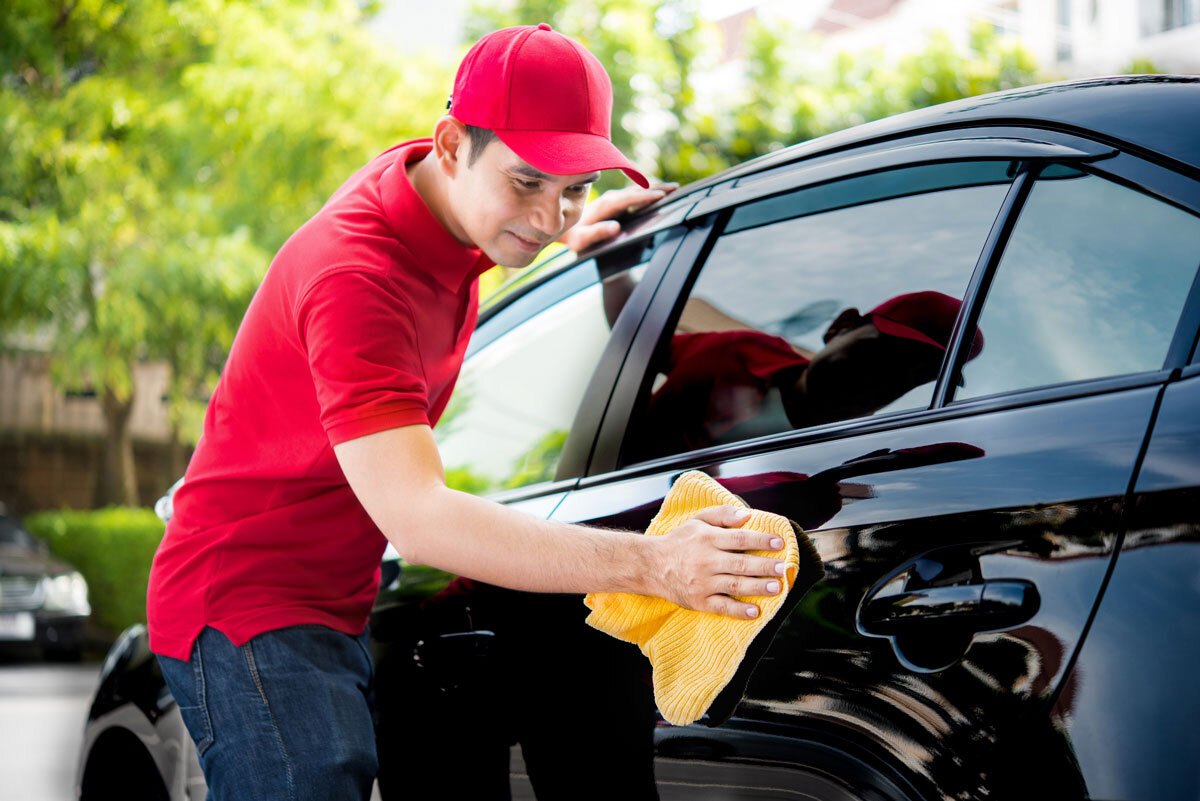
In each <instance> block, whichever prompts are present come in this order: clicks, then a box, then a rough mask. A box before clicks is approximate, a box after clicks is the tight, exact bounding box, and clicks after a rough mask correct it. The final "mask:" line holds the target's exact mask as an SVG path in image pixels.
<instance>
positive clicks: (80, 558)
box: [24, 507, 164, 634]
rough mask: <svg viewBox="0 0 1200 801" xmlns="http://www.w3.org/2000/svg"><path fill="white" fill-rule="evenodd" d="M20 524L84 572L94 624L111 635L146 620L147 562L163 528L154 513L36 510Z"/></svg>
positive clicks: (113, 509) (127, 509)
mask: <svg viewBox="0 0 1200 801" xmlns="http://www.w3.org/2000/svg"><path fill="white" fill-rule="evenodd" d="M24 522H25V526H26V528H28V529H29V530H30V531H31V532H33V533H34V534H35V535H36V536H37V537H38V538H40V539H42V540H43V541H45V542H46V544H47V545H49V546H50V550H51V552H52V553H53V554H54V555H55V556H57V557H59V558H61V559H62V560H63V561H66V562H70V563H71V564H72V565H74V566H75V569H76V570H78V571H79V572H80V573H82V574H83V577H84V579H86V580H87V584H88V599H89V600H90V601H91V604H92V622H93V623H94V624H96V625H98V626H100V627H102V628H104V629H107V630H109V633H112V634H115V633H117V632H120V631H121V630H122V629H124V628H125V627H126V626H129V625H131V624H133V623H144V622H146V584H147V581H148V580H149V577H150V562H151V560H152V559H153V558H154V551H155V549H157V548H158V543H159V541H160V540H161V539H162V536H163V528H164V527H163V522H162V521H161V520H159V519H158V516H157V515H155V514H154V512H153V511H151V510H150V509H141V508H130V507H109V508H106V509H98V510H96V511H76V510H72V509H63V510H61V511H56V512H37V513H35V514H31V515H29V516H28V517H26V518H25V521H24Z"/></svg>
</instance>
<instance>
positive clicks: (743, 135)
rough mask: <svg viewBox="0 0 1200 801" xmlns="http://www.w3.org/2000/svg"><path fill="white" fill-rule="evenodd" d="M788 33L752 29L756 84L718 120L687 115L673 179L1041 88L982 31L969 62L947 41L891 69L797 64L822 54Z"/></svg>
mask: <svg viewBox="0 0 1200 801" xmlns="http://www.w3.org/2000/svg"><path fill="white" fill-rule="evenodd" d="M811 44H812V43H811V41H810V40H809V39H808V38H807V37H806V36H805V35H803V34H801V33H799V32H797V31H795V30H794V29H792V28H789V27H788V26H786V25H778V24H776V25H772V26H771V27H768V26H766V25H763V24H762V23H760V22H758V21H757V20H755V21H753V22H752V23H751V24H750V26H749V30H748V32H747V53H746V61H747V71H748V72H747V78H748V80H747V81H746V82H745V85H744V86H743V87H742V88H741V89H740V90H739V92H738V93H737V94H736V95H734V96H733V97H726V98H723V99H722V101H721V103H720V105H719V106H718V108H716V109H715V110H712V111H709V112H700V111H698V110H696V109H689V110H687V111H686V112H685V113H684V114H683V115H682V116H681V118H680V127H679V131H678V135H677V136H676V137H674V138H673V139H671V140H670V141H669V142H668V143H667V144H666V145H665V146H664V147H663V148H662V156H661V158H660V168H661V170H662V173H663V175H664V176H665V177H667V178H669V179H671V180H677V181H682V182H686V181H692V180H696V179H698V178H702V177H704V176H705V175H708V174H711V173H712V172H714V171H717V170H720V169H724V168H725V167H728V166H730V165H733V164H737V163H739V162H741V161H745V160H746V159H749V158H754V157H756V156H761V155H764V154H766V153H769V152H771V151H773V150H778V149H779V148H782V147H784V146H786V145H790V144H794V143H796V142H801V141H804V140H807V139H811V138H813V137H817V136H822V135H824V134H827V133H832V132H833V131H837V130H841V129H842V128H848V127H850V126H853V125H859V124H861V123H864V122H869V121H871V120H876V119H881V118H883V117H887V116H891V115H893V114H899V113H901V112H904V111H910V110H912V109H918V108H924V107H926V106H930V105H934V104H937V103H945V102H948V101H951V100H957V99H960V98H963V97H971V96H974V95H978V94H984V93H987V92H995V91H999V90H1002V89H1009V88H1013V87H1017V86H1024V85H1027V84H1032V83H1036V82H1038V81H1039V80H1042V79H1041V78H1040V76H1039V73H1038V69H1037V65H1036V63H1035V62H1034V60H1033V58H1032V56H1030V55H1029V53H1028V51H1026V50H1025V49H1024V48H1023V47H1021V46H1020V45H1018V44H1016V43H1014V42H1013V41H1011V40H1008V39H1004V38H1000V37H999V36H997V34H996V33H995V31H994V30H993V29H992V28H991V27H990V26H987V25H980V26H978V27H976V28H975V29H974V30H973V32H972V36H971V41H970V45H969V47H968V48H967V49H966V51H965V52H963V51H959V50H958V49H956V48H955V47H954V45H953V44H952V42H951V41H950V39H949V38H948V37H947V36H945V35H942V34H936V35H934V36H933V37H931V39H930V41H929V43H928V45H927V46H926V47H925V49H924V50H922V51H921V52H918V53H915V54H912V55H909V56H906V57H904V58H901V59H900V60H899V61H896V62H891V61H889V60H887V59H886V58H885V57H884V56H883V54H882V53H880V52H868V53H862V54H856V55H853V56H851V55H850V54H848V53H841V54H839V55H838V56H837V57H836V58H834V59H833V60H832V63H831V64H828V65H824V66H814V65H813V64H811V63H806V62H804V61H803V60H801V59H800V58H798V57H794V56H793V55H792V54H803V53H806V52H809V51H811V50H813V48H812V46H811Z"/></svg>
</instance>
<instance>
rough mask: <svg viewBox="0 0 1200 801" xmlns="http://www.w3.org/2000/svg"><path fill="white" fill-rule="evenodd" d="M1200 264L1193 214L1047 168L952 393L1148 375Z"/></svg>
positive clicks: (1158, 364) (1199, 225)
mask: <svg viewBox="0 0 1200 801" xmlns="http://www.w3.org/2000/svg"><path fill="white" fill-rule="evenodd" d="M1198 266H1200V218H1197V217H1196V216H1194V215H1192V214H1189V213H1188V212H1186V211H1182V210H1180V209H1178V208H1176V207H1174V206H1170V205H1167V204H1166V203H1164V202H1162V201H1159V200H1157V199H1155V198H1152V197H1150V196H1148V195H1145V194H1142V193H1141V192H1138V191H1135V190H1133V189H1129V188H1127V187H1125V186H1120V185H1118V184H1115V183H1113V182H1112V181H1109V180H1106V179H1104V178H1101V177H1099V176H1096V175H1089V174H1085V173H1083V172H1080V171H1078V170H1073V169H1068V168H1063V167H1057V168H1054V172H1053V173H1051V174H1050V175H1047V176H1045V177H1043V179H1041V180H1039V181H1037V182H1036V183H1035V184H1034V186H1033V188H1032V190H1031V191H1030V194H1029V198H1028V199H1027V200H1026V202H1025V205H1024V207H1023V208H1022V209H1021V213H1020V217H1019V218H1018V220H1017V223H1016V226H1015V227H1014V229H1013V233H1012V236H1011V237H1010V239H1009V241H1008V244H1007V246H1006V247H1005V250H1004V255H1003V257H1002V258H1001V261H1000V264H999V267H998V269H997V272H996V276H995V278H994V279H993V281H992V284H991V287H990V289H989V290H988V294H987V299H986V301H985V303H984V307H983V311H982V313H981V315H980V319H979V329H980V331H981V332H982V339H983V342H984V345H983V348H982V350H981V352H980V353H979V355H978V357H977V358H975V359H973V360H971V361H969V362H967V364H966V365H965V366H964V368H963V371H962V373H963V379H964V380H963V386H962V387H960V388H958V390H957V392H956V393H955V397H956V398H959V399H962V398H972V397H978V396H981V395H990V394H994V393H999V392H1008V391H1012V390H1020V389H1027V388H1031V387H1041V386H1047V385H1052V384H1059V383H1064V382H1072V381H1081V380H1086V379H1092V378H1100V377H1106V376H1116V375H1124V374H1128V373H1137V372H1143V371H1148V370H1159V369H1161V368H1162V365H1163V361H1164V359H1165V357H1166V355H1167V349H1168V347H1169V345H1170V343H1171V338H1172V336H1173V334H1174V331H1175V326H1176V323H1177V321H1178V318H1179V314H1180V311H1181V310H1182V308H1183V302H1184V299H1185V298H1186V297H1187V293H1188V288H1189V287H1190V286H1191V284H1192V280H1193V278H1194V277H1195V275H1196V269H1197V267H1198Z"/></svg>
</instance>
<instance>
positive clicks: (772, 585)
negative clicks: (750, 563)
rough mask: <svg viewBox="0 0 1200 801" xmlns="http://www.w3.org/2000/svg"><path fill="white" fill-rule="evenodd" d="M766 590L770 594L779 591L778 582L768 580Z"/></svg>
mask: <svg viewBox="0 0 1200 801" xmlns="http://www.w3.org/2000/svg"><path fill="white" fill-rule="evenodd" d="M767 592H769V593H771V594H772V595H774V594H775V593H777V592H779V582H778V581H768V582H767Z"/></svg>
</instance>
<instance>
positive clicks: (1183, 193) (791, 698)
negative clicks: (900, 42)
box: [80, 76, 1200, 801]
mask: <svg viewBox="0 0 1200 801" xmlns="http://www.w3.org/2000/svg"><path fill="white" fill-rule="evenodd" d="M1198 132H1200V78H1195V77H1172V76H1136V77H1118V78H1105V79H1095V80H1087V81H1077V82H1067V83H1060V84H1051V85H1044V86H1037V87H1032V88H1027V89H1020V90H1014V91H1010V92H1004V93H999V94H994V95H987V96H982V97H976V98H971V99H967V100H963V101H958V102H955V103H951V104H947V105H943V106H939V107H935V108H930V109H926V110H922V111H918V112H913V113H910V114H905V115H901V116H898V117H894V118H891V119H887V120H882V121H879V122H874V123H870V124H867V125H862V126H859V127H857V128H854V129H850V130H847V131H843V132H840V133H836V134H833V135H830V136H826V137H823V138H821V139H817V140H813V141H810V142H806V143H804V144H801V145H797V146H795V147H792V148H788V149H785V150H781V151H779V152H777V153H774V154H771V155H769V156H766V157H763V158H761V159H758V160H756V161H753V162H750V163H747V164H744V165H741V166H738V167H736V168H733V169H731V170H728V171H726V172H724V173H722V174H720V175H716V176H713V177H712V178H710V179H707V180H705V181H702V182H699V183H697V184H694V185H691V186H688V187H685V188H683V189H681V190H679V191H677V192H676V193H674V194H672V195H671V196H669V197H668V198H666V199H665V200H664V201H663V202H662V203H660V204H658V205H657V206H656V207H654V208H652V209H649V210H647V211H645V212H644V213H642V214H640V215H638V216H637V217H635V218H634V219H631V220H629V221H628V222H627V224H626V225H625V227H624V231H623V233H622V234H621V235H620V236H619V237H618V238H617V239H615V240H613V241H610V242H607V243H604V244H603V245H601V246H600V247H598V248H596V249H595V250H594V251H592V252H589V253H584V254H581V256H579V257H574V256H571V255H570V254H565V255H563V256H561V257H559V258H556V259H551V260H550V261H548V262H547V263H544V264H542V265H541V266H540V267H539V268H537V269H534V270H532V271H529V272H527V273H526V274H523V275H522V276H521V277H520V278H519V279H518V280H517V281H516V282H514V283H513V284H511V285H510V286H508V287H506V288H505V290H504V291H503V292H501V293H500V294H499V295H498V296H496V297H494V298H492V299H491V300H490V301H489V302H488V303H487V304H486V307H485V309H484V310H483V311H482V313H481V315H480V322H479V326H478V330H477V331H476V333H475V336H474V338H473V340H472V343H471V347H470V351H469V353H468V356H467V362H466V364H465V366H464V369H463V372H462V376H461V378H460V381H459V385H458V389H457V390H456V396H455V398H454V399H453V400H452V405H451V407H450V409H449V410H448V411H447V414H446V416H445V417H444V420H443V423H442V424H440V425H439V430H438V432H437V433H438V436H439V440H440V447H441V450H442V455H443V460H444V462H445V465H446V468H447V477H448V480H449V481H450V482H451V483H452V484H454V485H455V486H459V487H463V488H466V489H471V490H473V491H476V492H481V493H486V494H489V495H490V496H491V497H494V498H495V499H497V500H499V501H501V502H503V503H506V504H509V505H511V506H513V507H517V508H520V509H524V510H525V511H527V512H529V513H531V514H536V515H540V516H544V517H549V518H553V519H556V520H561V521H568V522H582V523H589V524H595V525H602V526H609V527H617V528H625V529H633V530H644V529H645V527H646V526H647V524H648V523H649V521H650V519H651V517H652V516H653V515H654V513H655V511H656V510H657V508H658V505H659V503H660V502H661V500H662V498H663V497H664V495H665V494H666V492H667V489H668V488H669V486H670V484H671V481H672V480H673V478H674V477H676V476H678V475H679V474H681V473H682V472H684V471H687V470H693V469H695V470H701V471H703V472H705V473H707V474H709V475H711V476H713V477H714V478H716V479H717V480H719V481H720V482H721V483H722V484H724V485H725V486H726V487H728V488H729V489H731V490H732V491H734V492H735V493H736V494H738V495H739V496H741V497H742V498H744V499H745V500H746V501H747V502H748V503H750V504H751V505H752V506H754V507H756V508H760V509H766V510H770V511H774V512H778V513H780V514H783V515H786V516H787V517H789V518H791V519H793V520H794V521H796V522H797V523H798V524H799V525H801V526H802V527H803V528H805V529H806V530H807V531H808V533H809V535H810V536H811V537H812V540H813V542H814V544H815V546H816V548H817V550H818V552H819V553H820V555H821V557H822V560H823V562H824V566H825V572H826V575H825V578H824V579H823V580H822V581H820V582H819V583H818V584H817V585H816V586H815V587H814V588H813V589H812V590H811V591H810V592H809V593H808V594H807V595H805V596H804V598H803V599H802V600H801V601H800V602H799V603H798V604H797V605H796V606H795V608H794V609H793V610H792V611H791V612H790V614H789V615H788V617H787V618H786V620H785V621H784V622H783V624H782V626H781V627H780V629H779V631H778V633H777V635H776V636H775V639H774V640H773V642H772V643H771V644H770V647H769V648H768V649H767V650H766V652H765V655H764V656H763V658H762V659H761V661H760V662H759V663H758V665H757V668H756V669H755V671H754V673H753V675H752V676H751V678H750V681H749V684H748V686H747V688H746V692H745V696H744V698H743V700H742V702H741V703H740V705H739V706H738V707H737V708H736V710H734V712H733V715H732V717H730V718H728V719H727V720H723V721H722V720H714V719H701V720H700V721H698V722H697V723H696V724H693V725H689V726H679V727H676V726H670V725H667V724H665V723H664V722H663V721H662V720H661V719H660V718H659V716H658V715H657V714H656V710H655V707H654V703H653V696H652V693H651V690H650V684H649V676H648V667H647V663H646V661H645V659H644V658H643V657H642V656H641V654H640V653H638V652H637V650H636V649H635V648H633V647H632V646H629V645H627V644H624V643H621V642H618V641H617V640H615V639H612V638H610V637H608V636H606V635H604V634H601V633H599V632H597V631H594V630H592V629H590V628H588V627H587V626H586V625H584V623H583V618H584V616H585V614H586V611H587V610H586V609H585V608H584V607H583V604H582V603H581V602H580V598H579V597H578V596H557V595H532V594H524V593H517V592H511V591H508V590H504V589H500V588H496V587H491V586H487V585H482V584H479V583H477V582H473V581H470V580H467V579H464V578H456V577H453V576H450V575H447V574H444V573H441V572H439V571H435V570H431V569H428V568H423V567H419V566H412V565H401V564H400V563H399V562H398V561H396V560H394V559H388V560H386V561H385V563H384V565H383V568H382V570H383V580H382V583H381V591H380V595H379V599H378V603H377V605H376V609H375V612H374V614H373V616H372V630H373V633H374V636H375V640H376V656H377V663H378V670H377V682H376V693H377V699H378V701H379V707H380V721H379V744H380V761H381V765H382V770H381V774H380V789H381V791H382V795H383V796H384V797H385V798H388V797H413V798H429V797H434V794H435V793H436V796H437V797H452V798H479V797H484V798H490V797H500V798H504V797H509V795H510V794H511V795H512V796H513V797H518V798H529V797H532V796H533V795H534V794H535V793H536V796H537V797H539V798H542V799H547V798H551V799H553V798H601V797H603V798H622V799H625V798H655V797H658V798H663V799H672V798H688V799H718V798H719V799H766V798H794V797H809V798H821V799H844V798H859V799H889V801H906V800H908V799H984V798H989V799H994V798H1014V797H1020V798H1100V799H1109V798H1123V799H1154V801H1162V800H1164V799H1194V798H1196V797H1197V796H1200V773H1198V772H1197V769H1196V765H1195V756H1196V754H1200V727H1198V726H1197V725H1196V714H1197V713H1198V712H1200V689H1198V688H1197V684H1196V682H1195V681H1194V678H1193V672H1194V667H1195V665H1196V664H1197V663H1198V662H1200V511H1198V509H1200V364H1198V363H1197V358H1196V355H1195V346H1196V339H1197V330H1198V328H1200V283H1198V282H1197V272H1198V268H1200V134H1198ZM447 536H452V532H448V534H447ZM517 746H519V747H517ZM130 765H134V766H139V770H130V769H129V768H128V766H130ZM80 779H81V787H80V789H81V794H82V798H83V799H84V800H85V801H88V800H89V799H94V798H103V797H109V796H111V795H113V794H117V793H119V794H120V795H121V796H122V797H139V793H140V794H142V795H147V796H148V797H156V795H155V794H157V796H158V797H167V796H169V797H171V798H184V797H188V792H189V790H190V792H191V795H190V797H193V798H195V797H198V791H199V789H200V787H201V786H202V784H203V779H202V777H200V774H199V771H198V770H197V768H196V761H195V756H194V753H193V752H192V749H191V747H190V742H189V741H188V739H187V736H186V733H184V731H183V728H182V726H181V724H180V719H179V715H178V712H177V710H176V709H175V707H174V704H173V702H172V700H171V698H170V696H169V695H168V694H167V693H166V691H165V689H164V688H163V685H162V682H161V678H160V677H159V675H158V673H157V668H156V665H155V662H154V660H153V659H152V658H151V656H150V654H149V652H148V650H147V648H146V640H145V635H144V631H142V630H140V629H134V630H131V631H129V632H127V633H126V635H125V636H124V638H123V639H122V641H121V642H120V643H118V644H117V646H115V647H114V649H113V651H112V653H111V654H110V656H109V661H108V663H107V665H106V668H105V671H104V674H103V677H102V683H101V686H100V690H99V692H98V694H97V697H96V700H95V704H94V705H93V708H92V714H91V717H90V720H89V723H88V728H87V736H86V742H85V747H84V753H83V757H82V761H81V770H80Z"/></svg>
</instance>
